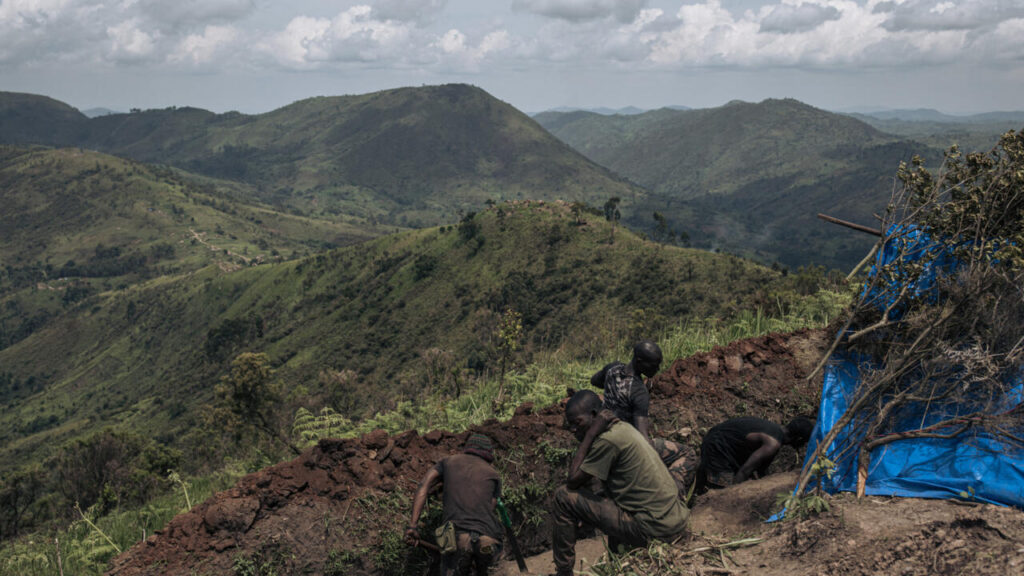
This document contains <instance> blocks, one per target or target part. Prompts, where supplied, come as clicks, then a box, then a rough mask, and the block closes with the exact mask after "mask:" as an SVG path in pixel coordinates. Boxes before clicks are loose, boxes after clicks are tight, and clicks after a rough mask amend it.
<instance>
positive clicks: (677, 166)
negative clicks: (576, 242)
mask: <svg viewBox="0 0 1024 576" xmlns="http://www.w3.org/2000/svg"><path fill="white" fill-rule="evenodd" d="M537 120H538V121H539V122H540V123H541V124H542V125H544V126H545V127H546V128H548V129H549V130H551V132H552V133H553V134H555V135H556V136H558V137H559V138H561V139H563V140H565V141H566V142H567V143H569V144H570V145H571V146H573V147H574V148H576V149H577V150H579V151H581V152H583V153H584V154H585V155H586V156H587V157H589V158H591V159H592V160H594V161H595V162H598V163H600V164H602V165H604V166H607V167H609V168H611V169H612V170H614V171H616V172H618V173H619V174H622V175H623V176H626V177H627V178H629V179H630V180H632V181H634V182H637V183H638V184H640V185H642V186H644V187H645V188H647V189H649V190H651V191H652V192H653V194H652V196H651V197H650V198H649V199H648V202H647V203H645V204H643V205H642V206H639V207H637V209H636V210H635V211H634V215H633V217H632V218H631V219H629V220H628V221H629V222H630V223H631V224H632V225H634V226H637V227H643V228H650V227H651V226H652V224H653V220H652V219H651V213H652V212H653V211H659V212H661V213H662V214H663V215H664V216H665V217H666V218H667V220H668V221H669V222H670V223H671V224H672V226H673V227H674V228H676V229H677V230H679V231H682V232H685V233H686V234H687V235H688V236H689V239H690V242H691V244H692V245H694V246H699V247H704V248H712V249H721V250H726V251H730V252H735V253H738V254H743V255H746V256H751V257H754V258H756V259H759V260H761V261H765V262H774V261H778V262H780V263H782V264H784V265H787V266H790V267H796V266H800V265H807V264H809V263H815V264H823V265H826V266H829V267H840V268H846V267H849V266H852V265H853V264H855V263H856V262H857V261H859V260H860V258H861V257H863V255H864V253H865V252H866V251H867V250H868V248H870V246H871V243H872V240H871V239H870V238H863V237H859V236H857V235H855V234H853V233H850V232H847V231H843V230H839V229H836V228H834V227H829V226H828V225H825V224H822V223H820V222H818V221H817V220H816V219H815V215H816V213H818V212H826V213H829V214H831V215H833V216H837V217H841V218H846V219H849V220H853V221H857V222H861V223H864V224H868V225H870V224H872V222H873V221H874V219H873V217H872V213H874V212H879V211H881V210H884V207H885V203H886V202H887V200H888V197H889V192H890V190H891V188H892V179H893V176H894V175H895V173H896V168H897V167H898V165H899V162H900V161H901V160H909V159H910V157H911V156H912V154H914V153H918V154H922V155H930V157H938V154H937V153H936V152H935V151H934V150H932V149H930V148H929V147H928V146H926V145H923V144H919V143H915V142H912V141H909V140H903V139H900V138H898V137H896V136H891V135H887V134H884V133H882V132H880V131H878V130H876V129H874V128H872V127H871V126H869V125H867V124H865V123H864V122H861V121H859V120H856V119H854V118H851V117H848V116H843V115H839V114H833V113H830V112H826V111H824V110H819V109H817V108H813V107H811V106H807V105H806V104H802V103H800V102H797V101H795V100H765V101H764V102H761V103H759V104H749V103H745V102H733V103H730V104H727V105H725V106H722V107H719V108H711V109H703V110H683V111H679V110H669V109H662V110H656V111H652V112H647V113H644V114H639V115H636V116H600V115H597V114H591V113H586V112H575V113H570V114H552V113H545V114H542V115H539V116H538V117H537Z"/></svg>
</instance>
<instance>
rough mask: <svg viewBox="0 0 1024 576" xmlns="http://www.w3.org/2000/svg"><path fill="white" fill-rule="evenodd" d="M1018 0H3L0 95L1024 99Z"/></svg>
mask: <svg viewBox="0 0 1024 576" xmlns="http://www.w3.org/2000/svg"><path fill="white" fill-rule="evenodd" d="M1022 39H1024V0H353V1H348V0H277V1H271V0H173V1H168V0H0V91H10V92H29V93H34V94H44V95H47V96H50V97H53V98H56V99H58V100H61V101H64V102H66V103H68V104H70V105H72V106H75V107H77V108H80V109H83V110H84V109H88V108H93V107H106V108H110V109H114V110H119V111H127V110H128V109H129V108H142V109H147V108H164V107H167V106H196V107H199V108H205V109H208V110H213V111H215V112H226V111H229V110H238V111H241V112H245V113H260V112H266V111H270V110H273V109H275V108H278V107H281V106H284V105H286V104H289V103H291V102H294V101H296V100H301V99H303V98H309V97H312V96H333V95H342V94H362V93H367V92H373V91H377V90H384V89H389V88H396V87H401V86H419V85H423V84H444V83H450V82H462V83H468V84H473V85H476V86H479V87H481V88H483V89H484V90H487V91H488V92H490V93H491V94H492V95H494V96H495V97H497V98H500V99H501V100H504V101H506V102H508V103H510V104H512V105H513V106H515V107H517V108H519V109H520V110H523V111H525V112H528V113H534V112H539V111H542V110H547V109H551V108H556V107H580V108H592V107H611V108H620V107H625V106H636V107H639V108H644V109H651V108H658V107H661V106H670V105H682V106H689V107H693V108H707V107H713V106H720V105H723V104H725V103H727V102H729V101H731V100H745V101H748V102H759V101H761V100H763V99H765V98H785V97H789V98H796V99H798V100H801V101H803V102H806V103H808V104H811V105H814V106H818V107H820V108H825V109H829V110H842V111H850V110H866V109H875V108H935V109H938V110H940V111H942V112H946V113H949V114H970V113H977V112H986V111H995V110H1021V109H1024V101H1022V98H1021V94H1024V40H1022Z"/></svg>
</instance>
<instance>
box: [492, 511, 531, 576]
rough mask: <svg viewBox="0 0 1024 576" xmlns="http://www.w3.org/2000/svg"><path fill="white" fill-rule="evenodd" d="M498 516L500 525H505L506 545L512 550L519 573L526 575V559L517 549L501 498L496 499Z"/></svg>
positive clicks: (510, 522)
mask: <svg viewBox="0 0 1024 576" xmlns="http://www.w3.org/2000/svg"><path fill="white" fill-rule="evenodd" d="M498 516H500V517H501V523H502V524H504V525H505V534H506V535H507V536H508V545H509V548H511V549H512V554H513V555H514V556H515V557H516V564H517V565H518V566H519V573H520V574H526V559H525V558H523V552H522V551H521V550H520V549H519V541H518V540H516V535H515V534H514V533H513V532H512V519H511V518H509V516H508V509H507V508H505V503H504V502H502V501H501V498H498Z"/></svg>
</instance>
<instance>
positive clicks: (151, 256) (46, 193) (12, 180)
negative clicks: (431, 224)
mask: <svg viewBox="0 0 1024 576" xmlns="http://www.w3.org/2000/svg"><path fill="white" fill-rule="evenodd" d="M244 196H246V193H245V190H244V188H243V187H241V186H239V185H237V184H232V183H226V182H212V181H208V180H207V181H203V180H198V179H196V178H191V177H188V176H187V175H184V174H180V173H175V172H172V171H170V170H167V169H159V168H153V167H151V166H146V165H143V164H140V163H138V162H133V161H128V160H123V159H121V158H117V157H114V156H108V155H106V154H100V153H97V152H89V151H83V150H80V149H61V150H52V149H45V148H18V147H9V146H0V203H2V204H3V206H4V210H3V211H2V212H0V230H2V233H0V262H2V263H3V266H2V267H0V304H2V306H0V348H3V347H5V346H8V345H10V344H11V343H13V342H16V341H18V340H20V339H22V338H24V337H25V336H27V335H28V334H30V333H31V332H32V331H34V330H35V329H37V328H39V327H40V326H43V325H45V324H46V322H47V321H48V320H49V319H50V318H53V317H55V316H57V315H59V314H61V313H63V311H64V310H66V309H68V308H69V307H72V306H74V305H75V304H76V303H78V302H79V301H82V300H84V299H86V298H88V297H89V296H90V295H92V294H95V293H98V292H101V291H105V290H111V289H116V288H124V287H127V286H129V285H132V284H135V283H138V282H144V281H147V280H149V279H153V278H158V277H161V276H171V277H173V276H178V275H181V274H185V273H189V272H193V271H195V270H198V269H200V268H203V267H206V266H210V265H216V266H218V267H220V268H222V269H225V270H233V269H237V268H241V267H243V266H250V265H254V264H258V263H260V262H265V261H275V260H283V259H285V258H293V257H296V256H301V255H304V254H309V253H312V252H317V251H320V250H323V249H324V248H325V247H330V246H338V245H343V244H350V243H353V242H356V241H359V240H363V239H366V238H367V237H368V235H369V233H368V232H367V230H366V229H367V228H368V226H366V224H365V223H363V222H351V223H350V222H346V221H344V220H342V219H337V218H335V219H331V220H324V219H314V218H308V217H303V216H297V215H292V214H287V213H282V212H279V211H276V210H273V209H271V208H270V207H268V206H266V205H261V204H258V203H252V202H246V201H242V200H240V197H244Z"/></svg>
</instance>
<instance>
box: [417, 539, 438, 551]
mask: <svg viewBox="0 0 1024 576" xmlns="http://www.w3.org/2000/svg"><path fill="white" fill-rule="evenodd" d="M412 545H413V546H419V547H420V548H423V549H425V550H429V551H430V552H433V553H435V554H440V553H441V549H440V548H438V547H437V546H435V545H433V544H431V543H430V542H427V541H425V540H420V539H419V538H417V539H416V540H415V541H414V542H413V543H412Z"/></svg>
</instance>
